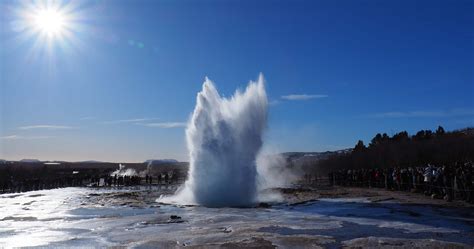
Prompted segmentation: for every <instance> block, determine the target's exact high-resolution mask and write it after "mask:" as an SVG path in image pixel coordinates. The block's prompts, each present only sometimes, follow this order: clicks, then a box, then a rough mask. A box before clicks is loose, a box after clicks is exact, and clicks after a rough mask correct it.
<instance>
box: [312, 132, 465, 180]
mask: <svg viewBox="0 0 474 249" xmlns="http://www.w3.org/2000/svg"><path fill="white" fill-rule="evenodd" d="M473 160H474V128H466V129H462V130H455V131H450V132H446V131H445V129H444V128H443V127H441V126H439V127H438V128H437V129H436V130H435V131H431V130H420V131H418V132H417V133H416V134H414V135H411V136H410V135H409V134H408V132H407V131H401V132H398V133H396V134H394V135H393V136H389V135H387V134H386V133H383V134H380V133H377V134H376V135H375V136H374V137H373V138H372V140H371V141H370V143H369V144H368V145H365V144H364V142H363V141H362V140H359V141H358V142H357V144H356V145H355V146H354V148H353V149H352V151H351V152H349V153H344V154H335V155H332V156H330V157H329V158H326V159H323V160H321V161H319V162H318V163H317V165H316V167H315V170H316V171H318V173H319V174H321V173H329V172H333V171H336V170H340V169H361V168H366V169H367V168H382V169H383V168H393V167H409V166H422V165H426V164H428V163H431V164H435V165H453V166H454V165H455V164H456V163H464V162H469V161H473Z"/></svg>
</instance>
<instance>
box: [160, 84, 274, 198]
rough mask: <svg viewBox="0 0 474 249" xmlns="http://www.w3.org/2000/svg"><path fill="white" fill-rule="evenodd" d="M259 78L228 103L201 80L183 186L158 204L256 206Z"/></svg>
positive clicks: (261, 124)
mask: <svg viewBox="0 0 474 249" xmlns="http://www.w3.org/2000/svg"><path fill="white" fill-rule="evenodd" d="M267 105H268V101H267V95H266V92H265V86H264V79H263V76H262V75H260V76H259V78H258V81H257V82H253V81H251V82H250V83H249V84H248V86H247V88H246V89H245V91H244V92H241V91H239V90H237V91H236V92H235V93H234V95H233V96H232V97H231V98H224V97H221V96H220V95H219V93H218V92H217V90H216V88H215V87H214V84H213V83H212V82H211V81H210V80H209V79H208V78H206V80H205V82H204V84H203V86H202V91H201V92H199V93H198V95H197V102H196V107H195V109H194V112H193V115H192V118H191V120H190V121H189V123H188V127H187V129H186V139H187V146H188V150H189V155H190V169H189V174H188V179H187V180H186V183H185V184H184V186H183V187H182V188H181V189H180V190H178V192H177V194H176V195H175V196H172V197H165V198H160V199H159V201H161V202H174V203H181V204H199V205H203V206H207V207H223V206H228V207H230V206H232V207H242V206H250V205H253V204H254V203H255V201H256V192H257V191H256V189H257V184H256V179H257V168H256V157H257V155H258V153H259V151H260V148H261V147H262V133H263V131H264V129H265V127H266V122H267Z"/></svg>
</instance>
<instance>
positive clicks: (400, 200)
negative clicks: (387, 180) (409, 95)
mask: <svg viewBox="0 0 474 249" xmlns="http://www.w3.org/2000/svg"><path fill="white" fill-rule="evenodd" d="M172 192H173V190H172V189H161V188H160V189H157V188H146V187H145V188H134V189H92V188H88V189H78V188H66V189H56V190H45V191H35V192H31V193H23V194H11V195H10V196H8V195H0V198H1V200H2V202H0V209H1V210H2V211H3V212H1V213H0V247H14V246H33V247H34V246H39V247H68V248H74V247H84V246H92V247H116V248H472V247H473V246H474V213H473V212H474V209H472V208H471V207H470V206H468V205H459V204H456V203H454V204H453V203H451V204H448V205H443V204H442V203H438V202H436V201H437V200H431V199H429V198H424V197H423V196H422V197H419V196H411V195H410V193H408V194H398V193H395V192H387V193H384V192H383V191H382V192H381V191H374V190H363V189H360V190H358V189H344V188H332V189H319V190H314V189H302V188H296V189H272V190H267V192H268V194H271V195H273V196H276V195H278V196H279V197H280V198H279V201H273V202H271V201H267V202H261V203H257V204H256V206H255V208H205V207H200V206H176V205H165V204H160V203H157V202H156V199H157V198H158V197H160V196H161V195H162V194H169V193H172ZM274 200H275V198H274ZM405 200H406V201H405ZM435 202H436V203H435ZM24 207H28V208H29V210H24V209H23V208H24Z"/></svg>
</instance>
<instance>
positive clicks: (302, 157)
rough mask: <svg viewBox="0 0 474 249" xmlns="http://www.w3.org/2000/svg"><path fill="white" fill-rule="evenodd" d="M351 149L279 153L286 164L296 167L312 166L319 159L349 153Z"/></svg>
mask: <svg viewBox="0 0 474 249" xmlns="http://www.w3.org/2000/svg"><path fill="white" fill-rule="evenodd" d="M351 152H352V149H344V150H336V151H325V152H285V153H281V154H280V155H282V156H283V157H284V158H285V159H286V161H287V163H288V164H291V165H293V166H297V167H305V166H313V165H314V164H316V163H317V162H318V161H320V160H324V159H327V158H329V157H330V156H333V155H343V154H350V153H351Z"/></svg>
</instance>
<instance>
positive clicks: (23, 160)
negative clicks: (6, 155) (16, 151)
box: [20, 159, 41, 163]
mask: <svg viewBox="0 0 474 249" xmlns="http://www.w3.org/2000/svg"><path fill="white" fill-rule="evenodd" d="M20 162H22V163H41V161H40V160H38V159H21V160H20Z"/></svg>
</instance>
